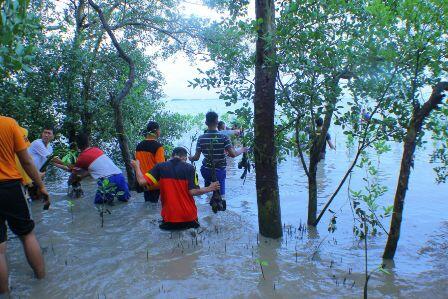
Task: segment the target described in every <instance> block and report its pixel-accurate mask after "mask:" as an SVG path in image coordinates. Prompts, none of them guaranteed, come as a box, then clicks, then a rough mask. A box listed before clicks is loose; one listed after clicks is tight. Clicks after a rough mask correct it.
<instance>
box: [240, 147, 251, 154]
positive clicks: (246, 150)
mask: <svg viewBox="0 0 448 299" xmlns="http://www.w3.org/2000/svg"><path fill="white" fill-rule="evenodd" d="M248 151H249V148H248V147H246V146H245V147H242V148H241V152H242V153H247V152H248Z"/></svg>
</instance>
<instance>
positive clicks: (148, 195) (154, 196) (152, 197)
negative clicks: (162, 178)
mask: <svg viewBox="0 0 448 299" xmlns="http://www.w3.org/2000/svg"><path fill="white" fill-rule="evenodd" d="M143 195H144V196H145V201H149V202H154V203H156V202H158V201H159V196H160V190H151V191H145V192H143Z"/></svg>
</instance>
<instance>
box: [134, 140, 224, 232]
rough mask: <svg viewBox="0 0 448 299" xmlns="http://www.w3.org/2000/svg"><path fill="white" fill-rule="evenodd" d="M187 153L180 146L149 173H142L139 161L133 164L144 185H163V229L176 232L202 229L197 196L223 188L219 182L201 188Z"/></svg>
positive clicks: (161, 191)
mask: <svg viewBox="0 0 448 299" xmlns="http://www.w3.org/2000/svg"><path fill="white" fill-rule="evenodd" d="M187 156H188V153H187V150H186V149H185V148H183V147H176V148H175V149H174V150H173V154H172V156H171V159H170V160H168V161H167V162H164V163H160V164H157V165H156V166H154V168H153V169H152V170H151V171H149V172H148V173H146V174H143V173H142V172H141V170H140V169H141V168H140V165H139V162H138V160H134V161H132V167H133V168H134V170H135V173H136V177H137V181H138V183H139V185H140V186H142V187H144V188H147V187H150V186H155V185H159V186H160V198H161V202H162V211H161V215H162V224H160V226H159V227H160V228H161V229H166V230H175V229H187V228H197V227H199V222H198V211H197V208H196V204H195V202H194V198H193V196H198V195H202V194H205V193H208V192H213V191H215V190H218V189H219V183H218V182H215V183H212V184H210V185H209V186H208V187H205V188H199V186H198V182H197V177H196V172H195V169H194V167H193V166H192V165H191V164H188V163H186V161H187Z"/></svg>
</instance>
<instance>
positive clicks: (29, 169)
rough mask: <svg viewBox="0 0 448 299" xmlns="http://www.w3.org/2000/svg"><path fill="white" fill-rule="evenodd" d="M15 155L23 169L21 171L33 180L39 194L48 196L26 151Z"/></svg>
mask: <svg viewBox="0 0 448 299" xmlns="http://www.w3.org/2000/svg"><path fill="white" fill-rule="evenodd" d="M16 154H17V157H18V158H19V161H20V164H21V165H22V167H23V170H25V172H26V174H28V176H29V177H30V178H31V179H32V180H33V182H34V184H36V185H37V186H38V187H39V191H40V193H41V194H43V195H47V196H48V192H47V189H46V188H45V185H44V183H43V182H42V179H41V177H40V173H39V171H37V169H36V166H34V162H33V159H32V158H31V156H30V155H29V154H28V150H27V149H24V150H22V151H20V152H17V153H16Z"/></svg>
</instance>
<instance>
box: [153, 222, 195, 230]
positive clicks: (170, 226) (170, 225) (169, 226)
mask: <svg viewBox="0 0 448 299" xmlns="http://www.w3.org/2000/svg"><path fill="white" fill-rule="evenodd" d="M198 227H200V225H199V222H198V221H197V220H196V221H189V222H165V221H162V223H161V224H160V225H159V228H160V229H163V230H183V229H189V228H198Z"/></svg>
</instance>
